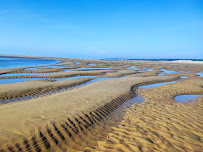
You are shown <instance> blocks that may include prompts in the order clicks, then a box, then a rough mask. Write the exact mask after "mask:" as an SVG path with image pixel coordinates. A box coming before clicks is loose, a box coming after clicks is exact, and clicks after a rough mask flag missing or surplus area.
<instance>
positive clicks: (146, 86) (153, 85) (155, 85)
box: [139, 81, 176, 89]
mask: <svg viewBox="0 0 203 152" xmlns="http://www.w3.org/2000/svg"><path fill="white" fill-rule="evenodd" d="M175 82H176V81H170V82H161V83H155V84H149V85H144V86H140V87H139V88H140V89H150V88H152V87H159V86H162V85H164V84H169V83H175Z"/></svg>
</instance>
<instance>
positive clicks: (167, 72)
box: [158, 69, 178, 76]
mask: <svg viewBox="0 0 203 152" xmlns="http://www.w3.org/2000/svg"><path fill="white" fill-rule="evenodd" d="M160 70H161V71H162V73H160V74H158V75H159V76H162V75H164V74H173V73H178V72H175V71H168V70H164V69H160Z"/></svg>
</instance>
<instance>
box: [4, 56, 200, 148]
mask: <svg viewBox="0 0 203 152" xmlns="http://www.w3.org/2000/svg"><path fill="white" fill-rule="evenodd" d="M32 58H42V59H53V60H59V61H60V62H58V63H56V64H52V65H47V66H36V67H35V66H32V67H20V68H7V69H0V79H1V80H7V79H16V80H18V79H24V78H31V79H32V78H37V79H39V80H31V81H25V82H17V83H5V84H0V124H1V125H0V151H1V152H6V151H36V152H40V151H52V152H56V151H57V152H60V151H61V152H62V151H68V152H69V151H73V152H75V151H85V152H90V151H92V152H94V151H106V152H109V151H112V152H113V151H126V152H133V151H135V152H137V151H143V152H148V151H169V152H171V151H172V152H176V151H177V152H178V151H183V152H184V151H202V149H203V146H202V145H203V129H202V124H203V119H202V118H203V117H202V116H203V97H202V96H200V97H198V98H196V99H194V100H191V101H188V102H186V103H181V102H178V101H175V97H176V96H178V95H190V94H194V95H203V78H202V77H199V75H198V74H197V73H199V72H200V71H203V66H202V64H197V63H196V62H191V61H190V62H189V61H188V62H184V63H183V62H180V61H179V62H165V61H111V60H109V61H107V60H90V59H71V58H49V57H32ZM133 66H134V67H136V68H137V69H133ZM163 69H164V70H166V71H165V72H164V71H163ZM66 70H68V71H66ZM167 71H169V72H168V73H167ZM171 71H172V72H171ZM29 73H31V74H33V75H29ZM4 74H5V76H4ZM6 74H12V75H6ZM15 74H16V75H15ZM20 74H22V75H20ZM24 74H25V75H24ZM34 74H36V75H34ZM76 76H77V78H75V79H71V77H76ZM81 76H93V77H89V78H80V77H81ZM183 77H185V78H183ZM60 78H64V79H65V80H57V79H60ZM66 78H69V79H66ZM171 81H174V82H173V83H170V84H164V85H161V86H157V87H152V88H149V89H147V88H146V89H142V88H139V87H140V86H145V85H149V84H158V83H164V82H171ZM137 96H140V97H141V98H142V99H143V100H144V102H136V101H135V102H132V103H131V104H130V105H125V104H126V103H128V101H129V100H131V99H134V98H136V97H137ZM122 106H125V108H124V109H122V110H118V109H119V107H122ZM114 113H115V114H114ZM114 115H115V117H116V119H115V120H114ZM116 115H117V116H116ZM118 116H119V117H118ZM117 118H118V120H117Z"/></svg>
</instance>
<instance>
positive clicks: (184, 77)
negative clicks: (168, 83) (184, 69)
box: [180, 76, 188, 79]
mask: <svg viewBox="0 0 203 152" xmlns="http://www.w3.org/2000/svg"><path fill="white" fill-rule="evenodd" d="M180 78H183V79H186V78H188V77H186V76H181V77H180Z"/></svg>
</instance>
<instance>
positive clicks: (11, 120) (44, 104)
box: [0, 76, 176, 147]
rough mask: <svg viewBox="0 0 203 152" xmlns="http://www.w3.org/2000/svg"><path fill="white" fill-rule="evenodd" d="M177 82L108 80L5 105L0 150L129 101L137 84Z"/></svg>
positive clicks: (2, 109) (145, 79)
mask: <svg viewBox="0 0 203 152" xmlns="http://www.w3.org/2000/svg"><path fill="white" fill-rule="evenodd" d="M175 78H176V77H161V78H160V77H158V76H156V77H150V78H144V77H137V78H118V79H112V80H105V81H100V82H95V83H92V84H89V85H87V86H83V87H80V88H76V89H73V90H71V91H68V92H67V91H64V92H61V93H58V94H54V95H50V96H45V97H41V98H36V99H32V100H28V101H26V102H15V103H11V104H6V105H2V106H0V111H1V115H0V123H1V124H3V125H1V126H0V134H1V137H0V141H1V142H0V147H4V146H8V145H9V143H10V144H11V143H12V144H13V143H22V142H23V139H24V138H26V139H29V140H31V138H32V137H33V136H36V138H39V139H40V137H39V129H40V128H47V127H48V128H49V127H51V126H52V127H53V123H54V124H55V123H63V121H65V120H67V118H71V117H73V116H74V115H76V114H80V115H81V116H82V115H83V114H81V112H82V111H88V110H89V109H95V108H98V107H102V106H104V105H105V104H106V103H109V102H110V101H111V100H113V99H115V98H117V97H118V96H120V95H122V96H123V97H122V98H123V99H122V100H124V99H125V100H129V99H130V98H131V97H132V96H133V94H134V93H133V92H132V90H131V87H132V86H134V85H136V84H140V85H141V84H142V83H150V82H151V83H152V82H162V81H170V80H173V79H175ZM25 114H26V115H25ZM86 119H87V118H86ZM87 121H89V120H87ZM64 136H65V135H64ZM40 141H41V139H40ZM3 145H4V146H3Z"/></svg>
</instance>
